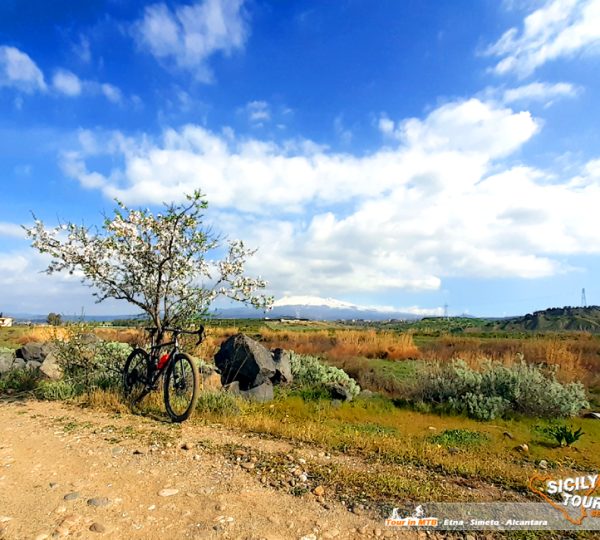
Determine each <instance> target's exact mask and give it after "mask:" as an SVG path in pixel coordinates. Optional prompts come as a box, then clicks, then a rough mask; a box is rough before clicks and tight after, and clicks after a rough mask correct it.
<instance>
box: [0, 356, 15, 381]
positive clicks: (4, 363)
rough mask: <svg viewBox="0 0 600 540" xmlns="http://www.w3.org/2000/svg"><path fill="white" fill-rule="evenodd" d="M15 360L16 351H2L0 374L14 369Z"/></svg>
mask: <svg viewBox="0 0 600 540" xmlns="http://www.w3.org/2000/svg"><path fill="white" fill-rule="evenodd" d="M14 362H15V353H13V352H11V351H0V375H2V374H3V373H6V372H8V371H10V370H11V369H12V366H13V364H14Z"/></svg>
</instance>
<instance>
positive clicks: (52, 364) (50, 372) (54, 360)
mask: <svg viewBox="0 0 600 540" xmlns="http://www.w3.org/2000/svg"><path fill="white" fill-rule="evenodd" d="M40 371H41V372H42V373H43V374H44V375H45V376H46V377H48V379H50V380H53V381H56V380H58V379H60V378H61V377H62V368H61V367H60V364H59V361H58V355H57V354H56V353H55V352H50V354H48V356H46V358H45V359H44V361H43V362H42V365H41V366H40Z"/></svg>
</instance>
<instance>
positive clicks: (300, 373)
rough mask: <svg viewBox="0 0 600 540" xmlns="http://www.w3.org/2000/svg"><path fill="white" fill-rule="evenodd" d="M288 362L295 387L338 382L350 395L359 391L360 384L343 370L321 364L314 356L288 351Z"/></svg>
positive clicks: (354, 395) (317, 385)
mask: <svg viewBox="0 0 600 540" xmlns="http://www.w3.org/2000/svg"><path fill="white" fill-rule="evenodd" d="M290 363H291V368H292V375H293V376H294V386H295V387H300V388H301V387H311V388H317V389H318V388H320V387H324V386H326V385H328V384H339V385H341V386H343V387H344V388H346V389H347V390H348V391H349V392H350V393H351V394H352V397H356V396H357V395H358V394H359V392H360V386H358V384H356V381H355V380H354V379H352V378H351V377H350V376H349V375H348V374H347V373H346V372H345V371H344V370H342V369H339V368H336V367H333V366H327V365H325V364H323V363H322V362H321V361H320V360H319V358H317V357H316V356H309V355H304V354H296V353H294V352H290Z"/></svg>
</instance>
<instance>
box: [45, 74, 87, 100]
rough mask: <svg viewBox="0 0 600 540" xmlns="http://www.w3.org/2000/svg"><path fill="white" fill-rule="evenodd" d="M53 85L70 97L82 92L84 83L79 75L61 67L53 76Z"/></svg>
mask: <svg viewBox="0 0 600 540" xmlns="http://www.w3.org/2000/svg"><path fill="white" fill-rule="evenodd" d="M52 86H53V87H54V89H55V90H57V91H58V92H61V93H62V94H65V95H67V96H70V97H74V96H78V95H79V94H81V90H82V84H81V80H80V79H79V77H77V75H75V74H74V73H72V72H71V71H67V70H65V69H59V70H58V71H56V73H55V74H54V77H53V78H52Z"/></svg>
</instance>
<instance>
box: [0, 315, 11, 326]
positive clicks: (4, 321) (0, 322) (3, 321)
mask: <svg viewBox="0 0 600 540" xmlns="http://www.w3.org/2000/svg"><path fill="white" fill-rule="evenodd" d="M12 325H13V320H12V317H0V326H12Z"/></svg>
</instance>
